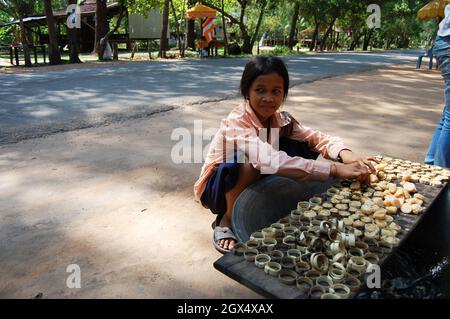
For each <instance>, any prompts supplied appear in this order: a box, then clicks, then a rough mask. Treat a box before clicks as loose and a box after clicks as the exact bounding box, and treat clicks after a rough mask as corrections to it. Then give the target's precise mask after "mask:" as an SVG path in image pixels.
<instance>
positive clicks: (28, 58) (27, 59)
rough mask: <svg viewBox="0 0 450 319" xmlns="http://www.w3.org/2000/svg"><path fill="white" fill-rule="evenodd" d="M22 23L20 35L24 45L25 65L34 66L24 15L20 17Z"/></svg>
mask: <svg viewBox="0 0 450 319" xmlns="http://www.w3.org/2000/svg"><path fill="white" fill-rule="evenodd" d="M19 23H20V36H21V38H22V46H23V56H24V59H25V66H28V67H29V66H32V64H31V56H30V48H29V47H28V40H27V36H26V34H25V25H24V23H23V20H22V17H20V18H19Z"/></svg>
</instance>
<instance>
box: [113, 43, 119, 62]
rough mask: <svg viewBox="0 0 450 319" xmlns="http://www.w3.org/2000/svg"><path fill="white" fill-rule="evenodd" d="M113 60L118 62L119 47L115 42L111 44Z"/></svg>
mask: <svg viewBox="0 0 450 319" xmlns="http://www.w3.org/2000/svg"><path fill="white" fill-rule="evenodd" d="M113 60H115V61H117V60H119V46H118V44H117V42H113Z"/></svg>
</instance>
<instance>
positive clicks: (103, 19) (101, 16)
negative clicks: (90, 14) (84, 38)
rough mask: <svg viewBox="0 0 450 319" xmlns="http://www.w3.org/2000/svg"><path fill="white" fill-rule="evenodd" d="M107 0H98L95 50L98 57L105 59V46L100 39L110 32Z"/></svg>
mask: <svg viewBox="0 0 450 319" xmlns="http://www.w3.org/2000/svg"><path fill="white" fill-rule="evenodd" d="M107 12H108V11H107V7H106V0H97V5H96V7H95V49H94V50H95V52H97V54H98V59H99V60H103V53H104V51H105V46H102V45H100V39H101V38H103V37H104V36H105V35H106V34H107V33H108V29H109V26H108V17H107Z"/></svg>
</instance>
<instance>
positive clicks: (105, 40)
mask: <svg viewBox="0 0 450 319" xmlns="http://www.w3.org/2000/svg"><path fill="white" fill-rule="evenodd" d="M125 12H126V8H125V6H124V5H121V7H120V12H119V17H118V18H117V22H116V25H115V26H114V28H113V29H112V30H111V31H108V32H107V33H106V34H105V36H104V37H102V38H100V47H101V48H103V49H104V48H105V47H106V44H107V43H108V40H109V37H110V36H111V35H113V34H114V33H115V32H116V31H117V30H118V29H119V27H120V24H121V22H122V18H123V16H124V15H125ZM102 57H103V54H102ZM113 59H114V58H113Z"/></svg>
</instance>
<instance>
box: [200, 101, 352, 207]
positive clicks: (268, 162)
mask: <svg viewBox="0 0 450 319" xmlns="http://www.w3.org/2000/svg"><path fill="white" fill-rule="evenodd" d="M291 122H293V123H292V124H293V127H292V130H291V132H289V134H288V135H287V136H285V135H284V133H283V132H285V131H283V128H286V127H287V126H288V125H289V124H291ZM270 127H271V130H270V133H269V135H267V130H265V129H264V127H263V125H262V124H261V122H260V121H259V119H258V117H257V116H256V114H255V112H254V111H253V109H252V108H251V107H250V105H249V104H248V103H247V102H244V103H242V104H241V105H240V106H239V107H237V108H235V109H233V110H232V111H231V113H230V114H229V115H228V117H227V118H226V119H223V120H222V121H221V124H220V129H219V131H218V132H217V133H216V134H215V136H214V138H213V140H212V141H211V145H210V147H209V152H208V155H207V157H206V160H205V163H204V165H203V167H202V170H201V173H200V177H199V179H198V180H197V182H196V183H195V185H194V195H195V199H196V200H198V201H199V200H200V198H201V196H202V193H203V191H204V189H205V187H206V184H207V182H208V179H209V177H210V176H211V175H212V174H213V173H214V171H215V169H216V168H217V166H218V165H219V164H220V163H223V162H225V161H226V160H227V159H230V158H232V155H233V154H234V152H235V151H236V150H241V151H242V153H243V154H245V158H246V159H247V162H249V163H251V164H252V165H253V167H255V168H256V169H258V170H260V171H261V173H274V174H277V175H279V176H285V177H289V178H291V179H294V180H297V181H303V182H305V181H323V180H327V179H328V178H329V177H330V171H331V163H330V162H329V161H322V162H319V161H316V160H309V159H304V158H302V157H298V156H295V157H290V156H288V155H287V154H286V153H285V152H283V151H279V150H278V147H277V144H278V143H277V142H278V138H277V137H278V136H279V135H278V136H277V135H270V134H276V132H277V129H279V130H280V132H282V133H281V135H282V136H285V137H288V138H290V139H293V140H297V141H304V142H307V144H308V146H309V147H310V148H311V150H314V151H316V152H318V153H320V154H322V156H323V157H324V158H326V159H329V160H333V161H336V160H338V157H339V153H340V152H341V151H342V150H343V149H349V148H348V147H346V146H345V145H344V143H343V142H342V140H341V139H340V138H338V137H332V136H329V135H326V134H324V133H321V132H319V131H315V130H312V129H311V128H308V127H305V126H303V125H301V124H300V123H298V122H297V121H296V120H295V119H293V118H292V116H290V115H289V114H288V113H287V112H280V111H276V112H275V114H274V115H273V116H272V117H271V119H270ZM271 140H273V141H274V142H273V143H271Z"/></svg>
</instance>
